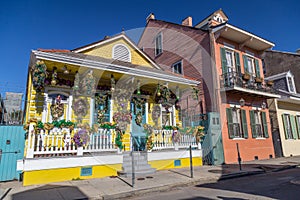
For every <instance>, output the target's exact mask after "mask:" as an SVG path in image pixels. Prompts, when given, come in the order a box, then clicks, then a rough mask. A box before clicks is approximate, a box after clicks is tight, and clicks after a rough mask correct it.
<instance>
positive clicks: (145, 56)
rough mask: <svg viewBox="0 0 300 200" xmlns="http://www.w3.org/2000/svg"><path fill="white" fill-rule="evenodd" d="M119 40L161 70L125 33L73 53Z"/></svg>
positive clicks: (74, 50)
mask: <svg viewBox="0 0 300 200" xmlns="http://www.w3.org/2000/svg"><path fill="white" fill-rule="evenodd" d="M118 39H124V40H125V41H126V42H128V43H129V44H130V45H131V47H133V49H135V50H136V51H137V52H139V53H140V54H141V55H142V56H143V57H144V58H146V59H147V60H148V61H149V62H150V63H151V64H152V65H153V66H154V67H155V68H157V69H161V68H160V67H159V66H158V65H157V64H156V63H155V62H154V61H153V60H152V59H151V58H150V57H149V56H148V55H147V54H145V53H144V52H143V51H141V50H140V49H139V48H138V47H137V46H136V44H135V43H134V42H133V41H132V40H131V39H129V38H128V37H127V36H126V35H125V34H123V33H121V34H118V35H115V36H113V37H106V38H104V39H103V40H100V41H97V42H93V43H91V44H88V45H85V46H82V47H79V48H76V49H73V50H72V52H74V53H81V52H83V51H86V50H89V49H93V48H95V47H98V46H101V45H103V44H106V43H109V42H112V41H114V40H118Z"/></svg>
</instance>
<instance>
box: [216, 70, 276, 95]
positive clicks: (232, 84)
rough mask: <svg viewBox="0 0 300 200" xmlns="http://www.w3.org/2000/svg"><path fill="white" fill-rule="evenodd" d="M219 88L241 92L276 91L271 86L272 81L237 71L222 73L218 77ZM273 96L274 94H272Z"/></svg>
mask: <svg viewBox="0 0 300 200" xmlns="http://www.w3.org/2000/svg"><path fill="white" fill-rule="evenodd" d="M220 81H221V83H220V86H221V89H225V90H226V91H227V90H240V91H243V92H250V93H252V92H259V93H258V94H262V93H270V94H276V93H277V91H276V90H275V89H274V87H273V83H272V82H267V81H264V80H263V79H262V78H258V77H255V76H251V75H249V74H241V73H237V72H230V73H226V74H222V75H221V77H220ZM274 97H275V96H274Z"/></svg>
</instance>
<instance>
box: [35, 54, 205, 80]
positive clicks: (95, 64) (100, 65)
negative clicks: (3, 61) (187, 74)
mask: <svg viewBox="0 0 300 200" xmlns="http://www.w3.org/2000/svg"><path fill="white" fill-rule="evenodd" d="M32 52H33V54H34V55H35V57H36V58H37V59H44V60H49V61H54V62H63V63H67V64H70V65H78V66H83V67H88V68H94V69H99V70H108V71H112V72H117V73H123V74H129V75H136V76H141V77H145V78H150V79H153V78H155V79H157V80H161V81H168V82H173V83H179V84H187V85H191V86H197V85H198V84H200V82H199V81H195V80H190V79H186V78H181V77H178V76H173V75H167V74H162V73H158V72H152V71H145V70H142V69H138V68H130V67H125V66H121V65H116V64H111V63H104V62H99V61H93V60H88V59H81V58H74V57H70V56H66V55H59V54H53V53H46V52H40V51H36V50H33V51H32Z"/></svg>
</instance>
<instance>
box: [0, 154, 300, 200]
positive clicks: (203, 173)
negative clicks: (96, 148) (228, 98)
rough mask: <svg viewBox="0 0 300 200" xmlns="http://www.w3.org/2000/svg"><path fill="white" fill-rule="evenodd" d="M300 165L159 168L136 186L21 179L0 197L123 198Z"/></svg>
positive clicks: (0, 189)
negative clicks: (24, 181)
mask: <svg viewBox="0 0 300 200" xmlns="http://www.w3.org/2000/svg"><path fill="white" fill-rule="evenodd" d="M298 165H300V156H295V157H288V158H273V159H268V160H258V161H251V162H243V163H242V170H240V169H239V166H238V165H237V164H230V165H221V166H200V167H194V168H193V178H191V173H190V168H180V169H170V170H161V171H157V172H156V173H155V174H153V175H147V176H144V177H137V178H136V179H135V184H134V187H132V180H131V178H120V177H105V178H99V179H88V180H77V181H66V182H57V183H49V184H45V185H34V186H26V187H23V186H22V183H21V182H18V181H9V182H1V183H0V200H10V199H13V200H21V199H22V200H27V199H28V200H29V199H30V200H35V199H39V200H40V199H42V200H50V199H51V200H52V199H53V200H54V199H55V200H60V199H64V200H66V199H70V200H71V199H120V198H126V197H132V196H135V195H142V194H149V193H152V192H162V191H169V190H172V189H174V188H178V187H184V186H192V185H201V184H209V183H216V182H218V181H219V180H224V179H230V178H236V177H241V176H249V175H254V174H259V173H269V172H276V171H281V170H284V169H290V168H295V167H296V166H298Z"/></svg>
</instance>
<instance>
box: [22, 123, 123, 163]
mask: <svg viewBox="0 0 300 200" xmlns="http://www.w3.org/2000/svg"><path fill="white" fill-rule="evenodd" d="M31 126H32V125H30V127H29V133H28V140H27V149H26V158H33V157H35V156H37V155H58V156H59V155H66V154H76V155H82V153H85V152H90V153H93V152H104V151H117V148H116V146H115V143H114V141H115V131H114V130H107V129H99V130H98V132H97V133H93V134H91V135H90V138H89V141H88V143H87V145H85V146H83V147H82V148H80V147H79V148H77V146H76V145H75V144H74V142H72V140H73V138H72V134H71V133H70V130H69V129H68V128H62V129H60V128H54V129H52V130H50V131H49V132H48V133H45V132H44V131H43V130H41V131H40V132H39V133H35V131H34V128H33V126H32V127H31ZM76 131H78V130H76V129H75V130H74V132H76Z"/></svg>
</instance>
